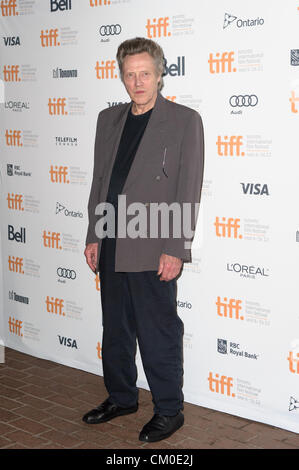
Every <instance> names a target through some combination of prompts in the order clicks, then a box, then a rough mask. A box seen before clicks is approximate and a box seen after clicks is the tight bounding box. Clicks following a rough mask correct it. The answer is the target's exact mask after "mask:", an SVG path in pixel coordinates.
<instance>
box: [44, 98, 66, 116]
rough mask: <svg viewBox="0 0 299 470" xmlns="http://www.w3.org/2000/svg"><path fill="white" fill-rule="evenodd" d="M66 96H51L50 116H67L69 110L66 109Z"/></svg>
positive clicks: (49, 102)
mask: <svg viewBox="0 0 299 470" xmlns="http://www.w3.org/2000/svg"><path fill="white" fill-rule="evenodd" d="M65 100H66V98H57V99H56V98H52V99H51V98H49V101H48V108H49V114H50V116H60V115H61V116H65V115H67V114H68V112H67V111H66V110H65V107H66V103H65Z"/></svg>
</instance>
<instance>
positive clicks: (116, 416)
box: [82, 408, 138, 424]
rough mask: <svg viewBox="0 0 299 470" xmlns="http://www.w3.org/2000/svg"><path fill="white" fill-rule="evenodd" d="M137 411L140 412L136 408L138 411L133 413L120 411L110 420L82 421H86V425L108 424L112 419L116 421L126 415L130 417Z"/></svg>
mask: <svg viewBox="0 0 299 470" xmlns="http://www.w3.org/2000/svg"><path fill="white" fill-rule="evenodd" d="M136 411H138V408H136V410H132V411H120V412H118V413H117V415H115V416H111V417H110V418H106V419H100V420H98V421H89V422H88V421H85V420H84V419H82V421H84V423H86V424H101V423H107V421H111V419H114V418H118V416H125V415H130V414H132V413H136Z"/></svg>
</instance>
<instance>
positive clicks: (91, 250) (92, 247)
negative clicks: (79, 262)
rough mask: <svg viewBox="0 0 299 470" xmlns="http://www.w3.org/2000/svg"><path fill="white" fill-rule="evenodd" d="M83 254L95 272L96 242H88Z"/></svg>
mask: <svg viewBox="0 0 299 470" xmlns="http://www.w3.org/2000/svg"><path fill="white" fill-rule="evenodd" d="M84 255H85V258H86V262H87V264H88V266H89V267H90V269H91V270H92V271H93V272H94V273H95V272H96V269H97V259H98V244H97V243H88V245H86V248H85V251H84Z"/></svg>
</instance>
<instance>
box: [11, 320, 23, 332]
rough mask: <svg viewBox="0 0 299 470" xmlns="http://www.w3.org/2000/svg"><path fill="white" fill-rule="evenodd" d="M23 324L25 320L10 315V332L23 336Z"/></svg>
mask: <svg viewBox="0 0 299 470" xmlns="http://www.w3.org/2000/svg"><path fill="white" fill-rule="evenodd" d="M22 324H23V322H22V321H20V320H17V319H15V318H14V317H13V318H11V317H9V320H8V330H9V332H10V333H13V334H14V335H17V336H23V334H22V331H21V330H22Z"/></svg>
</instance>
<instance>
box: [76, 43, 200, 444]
mask: <svg viewBox="0 0 299 470" xmlns="http://www.w3.org/2000/svg"><path fill="white" fill-rule="evenodd" d="M117 59H118V64H119V68H120V74H121V79H122V81H123V83H124V85H125V88H126V90H127V92H128V94H129V96H130V98H131V102H130V103H128V104H122V105H119V106H115V107H112V108H109V109H105V110H104V111H102V112H100V113H99V116H98V121H97V129H96V139H95V152H94V172H93V181H92V186H91V192H90V197H89V204H88V212H89V226H88V233H87V237H86V249H85V256H86V261H87V263H88V265H89V267H90V268H91V269H92V270H93V272H99V274H100V280H101V302H102V312H103V341H102V359H103V372H104V381H105V386H106V388H107V391H108V394H109V396H108V398H107V399H106V400H105V401H104V402H103V403H102V404H101V405H99V406H98V407H97V408H94V409H92V410H91V411H89V412H88V413H87V414H86V415H84V417H83V420H84V421H85V422H86V423H88V424H94V423H102V422H106V421H109V420H110V419H113V418H115V417H117V416H121V415H125V414H129V413H134V412H135V411H137V409H138V388H137V387H136V380H137V368H136V364H135V355H136V340H138V345H139V349H140V353H141V358H142V363H143V368H144V371H145V374H146V377H147V381H148V384H149V387H150V390H151V393H152V398H153V404H154V416H153V417H152V419H151V420H150V421H149V422H148V423H147V424H146V425H145V426H144V427H143V429H142V430H141V432H140V435H139V440H141V441H144V442H153V441H159V440H161V439H165V438H166V437H169V436H170V435H171V434H173V433H174V432H175V431H176V430H177V429H179V428H180V427H181V426H182V425H183V422H184V416H183V413H182V411H181V410H182V409H183V392H182V385H183V322H182V321H181V319H180V318H179V316H178V314H177V309H176V281H177V278H178V275H179V274H180V272H181V269H182V265H183V263H184V262H190V261H191V242H192V239H193V234H194V230H195V224H196V219H197V209H198V204H199V201H200V194H201V186H202V178H203V160H204V135H203V126H202V121H201V117H200V115H199V114H198V113H197V112H196V111H194V110H192V109H190V108H187V107H185V106H182V105H179V104H176V103H173V102H170V101H168V100H166V99H165V98H163V97H162V95H161V94H160V90H161V88H162V86H163V78H162V75H163V70H164V57H163V51H162V49H161V48H160V46H159V45H158V44H157V43H155V42H154V41H151V40H149V39H145V38H135V39H132V40H127V41H124V42H123V43H122V44H121V45H120V46H119V48H118V52H117ZM159 204H162V205H163V204H164V209H165V207H166V209H167V208H168V209H170V208H173V211H172V210H168V211H167V210H165V211H164V212H163V211H161V212H159V217H160V218H159V217H158V218H156V219H155V222H153V219H152V215H153V214H154V213H155V214H156V215H157V212H155V210H156V208H157V205H159ZM141 206H142V207H141ZM103 207H104V208H106V211H103ZM111 208H112V209H113V210H112V212H111V211H110V209H111ZM136 208H137V210H140V219H138V221H137V222H136ZM138 208H139V209H138ZM140 208H141V209H142V210H141V209H140ZM186 208H188V209H190V214H189V215H190V217H189V218H188V217H187V219H188V220H189V222H190V223H189V225H190V227H189V229H188V230H185V227H186V220H185V219H186V218H185V219H184V215H185V213H184V209H186ZM179 212H180V214H179ZM108 213H109V214H113V217H112V218H111V216H109V217H110V218H109V217H108ZM99 215H100V216H101V217H99ZM178 215H181V217H178ZM133 216H135V221H134V217H133ZM141 216H142V217H143V218H142V217H141ZM157 221H158V222H157ZM153 224H156V225H155V227H154V228H153ZM141 225H142V227H141ZM165 225H166V228H167V230H166V232H167V233H166V235H165ZM132 227H135V232H134V230H133V231H132ZM114 228H115V231H113V229H114ZM136 228H137V231H136ZM110 229H111V230H110ZM156 229H157V230H156ZM138 230H139V231H138ZM163 230H164V231H163ZM186 231H187V232H188V233H185V232H186ZM132 233H133V235H132ZM136 233H137V236H136ZM111 234H112V235H111Z"/></svg>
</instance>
